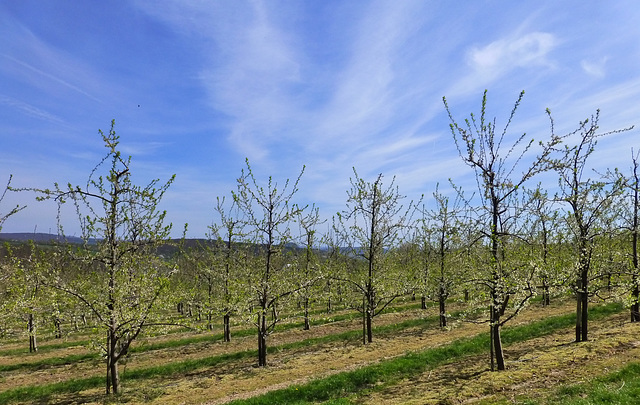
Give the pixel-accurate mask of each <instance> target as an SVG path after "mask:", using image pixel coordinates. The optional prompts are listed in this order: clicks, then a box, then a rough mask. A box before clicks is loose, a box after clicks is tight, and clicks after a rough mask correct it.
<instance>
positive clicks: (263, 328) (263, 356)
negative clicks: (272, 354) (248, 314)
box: [258, 311, 267, 367]
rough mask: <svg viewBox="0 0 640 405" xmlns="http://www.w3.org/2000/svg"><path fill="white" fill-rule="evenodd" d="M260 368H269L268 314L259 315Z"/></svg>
mask: <svg viewBox="0 0 640 405" xmlns="http://www.w3.org/2000/svg"><path fill="white" fill-rule="evenodd" d="M258 325H259V327H258V366H259V367H266V366H267V314H266V312H264V311H262V312H261V313H260V314H258Z"/></svg>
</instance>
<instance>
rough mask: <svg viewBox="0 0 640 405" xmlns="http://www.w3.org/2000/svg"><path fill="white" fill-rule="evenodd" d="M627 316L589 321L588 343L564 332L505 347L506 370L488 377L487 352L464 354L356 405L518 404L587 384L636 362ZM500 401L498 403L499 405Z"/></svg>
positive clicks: (639, 346) (638, 344)
mask: <svg viewBox="0 0 640 405" xmlns="http://www.w3.org/2000/svg"><path fill="white" fill-rule="evenodd" d="M628 318H629V315H628V313H626V312H625V313H621V314H617V315H615V316H613V317H608V318H606V319H602V320H598V321H593V322H591V332H590V334H591V340H589V341H587V342H581V343H573V340H574V339H575V331H574V330H573V329H572V328H570V329H566V330H563V331H559V332H556V333H554V334H552V335H549V336H544V337H540V338H535V339H530V340H527V341H525V342H521V343H517V344H514V345H510V346H508V347H507V348H506V349H505V356H506V359H507V370H506V372H500V373H492V372H490V371H489V368H488V364H487V362H488V353H487V354H483V355H476V356H469V357H466V358H465V359H464V360H463V361H456V362H454V363H452V364H448V365H445V366H442V367H438V368H436V369H433V370H430V371H428V372H426V373H423V374H422V375H420V376H416V377H415V378H411V379H410V380H405V381H403V382H402V383H400V384H396V385H394V386H392V387H385V388H383V389H380V390H376V391H375V392H372V393H370V394H368V395H364V396H361V397H360V398H358V400H357V401H354V402H355V403H358V404H371V405H373V404H380V405H382V404H471V403H484V404H495V403H514V404H515V403H519V402H518V401H517V400H523V399H525V398H526V399H536V398H538V399H540V398H545V397H547V396H548V395H549V394H550V393H552V392H553V387H560V386H563V385H569V384H577V383H582V382H587V381H589V380H591V379H593V378H594V377H597V376H600V375H603V374H606V373H610V372H612V371H614V370H617V369H619V368H621V367H622V366H624V365H625V364H628V363H629V362H637V361H640V334H639V332H640V325H638V324H632V323H630V322H629V320H628ZM500 401H502V402H500Z"/></svg>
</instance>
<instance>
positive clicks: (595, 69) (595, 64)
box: [580, 56, 608, 79]
mask: <svg viewBox="0 0 640 405" xmlns="http://www.w3.org/2000/svg"><path fill="white" fill-rule="evenodd" d="M607 59H608V58H607V57H606V56H604V57H602V58H600V59H598V60H587V59H583V60H582V61H580V66H581V67H582V70H584V71H585V72H586V73H587V74H588V75H590V76H594V77H596V78H599V79H601V78H603V77H604V76H605V74H606V70H605V65H606V63H607Z"/></svg>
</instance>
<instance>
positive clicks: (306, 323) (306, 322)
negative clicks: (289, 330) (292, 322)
mask: <svg viewBox="0 0 640 405" xmlns="http://www.w3.org/2000/svg"><path fill="white" fill-rule="evenodd" d="M309 329H311V325H310V324H309V297H304V330H309Z"/></svg>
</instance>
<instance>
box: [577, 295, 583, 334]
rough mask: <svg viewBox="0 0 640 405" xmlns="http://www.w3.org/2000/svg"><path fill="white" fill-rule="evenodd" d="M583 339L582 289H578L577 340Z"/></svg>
mask: <svg viewBox="0 0 640 405" xmlns="http://www.w3.org/2000/svg"><path fill="white" fill-rule="evenodd" d="M580 341H582V291H581V288H580V286H578V291H576V342H580Z"/></svg>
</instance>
